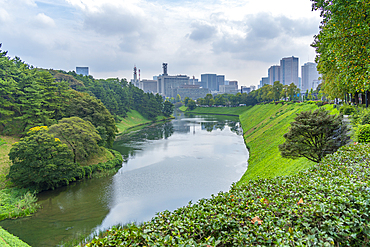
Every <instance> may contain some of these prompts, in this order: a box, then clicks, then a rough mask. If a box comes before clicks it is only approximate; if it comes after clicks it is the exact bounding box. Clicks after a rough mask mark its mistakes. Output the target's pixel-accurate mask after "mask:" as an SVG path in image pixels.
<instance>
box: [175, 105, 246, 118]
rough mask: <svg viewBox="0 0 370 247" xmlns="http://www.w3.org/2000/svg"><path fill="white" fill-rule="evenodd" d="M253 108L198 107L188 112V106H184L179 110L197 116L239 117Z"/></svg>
mask: <svg viewBox="0 0 370 247" xmlns="http://www.w3.org/2000/svg"><path fill="white" fill-rule="evenodd" d="M251 108H252V106H239V107H197V108H195V109H194V110H192V111H187V107H186V106H182V107H180V108H179V109H180V110H181V111H186V112H189V113H197V114H210V115H229V116H239V115H240V114H242V113H243V112H245V111H247V110H249V109H251Z"/></svg>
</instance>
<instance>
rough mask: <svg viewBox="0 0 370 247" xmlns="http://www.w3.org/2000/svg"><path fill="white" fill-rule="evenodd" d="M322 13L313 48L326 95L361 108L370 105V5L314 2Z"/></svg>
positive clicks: (363, 2) (331, 0)
mask: <svg viewBox="0 0 370 247" xmlns="http://www.w3.org/2000/svg"><path fill="white" fill-rule="evenodd" d="M311 1H312V9H313V10H318V11H320V12H321V17H322V18H323V20H322V22H321V25H320V32H319V34H317V35H316V36H315V40H314V42H313V44H312V46H313V47H314V48H315V49H316V53H317V54H318V55H317V56H316V62H317V63H318V66H317V69H318V71H319V72H320V74H321V75H322V79H323V82H324V91H325V93H326V94H328V95H329V96H330V97H331V98H333V99H334V98H340V99H342V100H346V101H352V102H354V103H356V104H359V101H360V100H359V99H361V101H362V103H363V104H364V103H365V102H366V104H368V103H369V101H370V93H369V90H370V84H369V80H370V73H369V72H370V67H369V63H370V49H369V48H370V44H369V36H370V15H369V12H370V3H369V1H366V0H359V1H338V0H311Z"/></svg>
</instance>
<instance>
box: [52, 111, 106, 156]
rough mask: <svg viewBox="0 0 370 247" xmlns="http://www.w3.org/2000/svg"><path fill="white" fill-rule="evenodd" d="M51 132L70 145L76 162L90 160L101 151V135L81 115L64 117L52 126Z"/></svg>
mask: <svg viewBox="0 0 370 247" xmlns="http://www.w3.org/2000/svg"><path fill="white" fill-rule="evenodd" d="M49 133H50V134H53V135H54V136H55V137H57V138H59V139H60V140H61V141H62V142H63V143H65V144H67V145H68V147H69V149H70V150H71V152H72V153H73V161H74V163H77V162H81V161H85V160H88V159H89V158H90V156H91V155H93V154H95V153H98V152H99V151H100V148H99V146H98V142H99V141H100V140H101V137H100V135H99V134H98V132H97V130H96V129H95V127H94V126H93V125H92V124H91V123H90V122H88V121H85V120H83V119H81V118H79V117H71V118H63V119H62V120H60V121H59V123H57V124H54V125H52V126H50V128H49Z"/></svg>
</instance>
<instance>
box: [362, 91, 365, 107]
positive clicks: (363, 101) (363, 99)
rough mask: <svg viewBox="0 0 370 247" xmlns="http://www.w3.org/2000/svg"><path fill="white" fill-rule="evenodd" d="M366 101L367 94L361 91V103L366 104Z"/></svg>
mask: <svg viewBox="0 0 370 247" xmlns="http://www.w3.org/2000/svg"><path fill="white" fill-rule="evenodd" d="M365 102H366V96H365V93H361V104H362V105H364V104H365Z"/></svg>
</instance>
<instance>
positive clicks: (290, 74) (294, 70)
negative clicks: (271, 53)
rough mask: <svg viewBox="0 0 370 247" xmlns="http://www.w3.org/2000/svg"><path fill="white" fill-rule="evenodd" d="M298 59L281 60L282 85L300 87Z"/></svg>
mask: <svg viewBox="0 0 370 247" xmlns="http://www.w3.org/2000/svg"><path fill="white" fill-rule="evenodd" d="M298 64H299V59H298V57H284V58H283V59H281V60H280V83H281V84H283V85H290V84H291V83H294V84H295V85H296V86H297V87H299V80H298Z"/></svg>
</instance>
